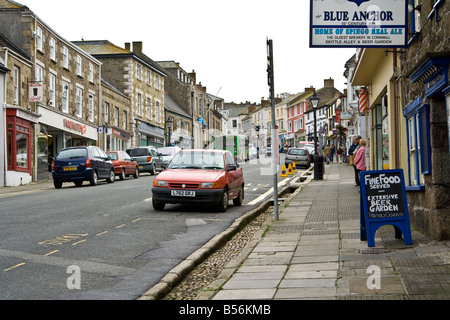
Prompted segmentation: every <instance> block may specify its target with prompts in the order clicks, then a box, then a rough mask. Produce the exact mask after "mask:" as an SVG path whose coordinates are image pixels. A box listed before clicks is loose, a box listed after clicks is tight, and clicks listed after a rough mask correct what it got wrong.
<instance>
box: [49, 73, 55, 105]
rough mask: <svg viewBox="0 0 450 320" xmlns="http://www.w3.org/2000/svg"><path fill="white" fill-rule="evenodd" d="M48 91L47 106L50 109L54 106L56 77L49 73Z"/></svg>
mask: <svg viewBox="0 0 450 320" xmlns="http://www.w3.org/2000/svg"><path fill="white" fill-rule="evenodd" d="M48 89H49V94H48V96H49V102H48V103H49V104H50V106H51V107H54V106H55V92H56V76H55V75H54V74H53V73H50V83H49V86H48Z"/></svg>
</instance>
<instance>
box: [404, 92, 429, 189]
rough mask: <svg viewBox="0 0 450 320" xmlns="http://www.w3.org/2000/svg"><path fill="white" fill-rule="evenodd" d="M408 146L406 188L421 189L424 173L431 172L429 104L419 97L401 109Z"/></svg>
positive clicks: (422, 187) (423, 182)
mask: <svg viewBox="0 0 450 320" xmlns="http://www.w3.org/2000/svg"><path fill="white" fill-rule="evenodd" d="M403 115H404V116H405V118H406V131H407V148H408V181H407V182H408V185H407V190H423V189H424V188H425V180H424V176H423V175H425V174H431V146H430V106H429V105H428V104H422V98H421V97H419V98H417V99H416V100H414V101H413V102H411V103H410V104H409V105H408V106H407V107H406V108H405V109H404V111H403Z"/></svg>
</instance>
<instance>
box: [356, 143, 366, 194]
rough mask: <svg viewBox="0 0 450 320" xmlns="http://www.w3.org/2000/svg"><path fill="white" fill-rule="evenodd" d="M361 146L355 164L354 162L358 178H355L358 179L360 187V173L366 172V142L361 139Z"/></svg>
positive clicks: (357, 183)
mask: <svg viewBox="0 0 450 320" xmlns="http://www.w3.org/2000/svg"><path fill="white" fill-rule="evenodd" d="M359 145H360V147H359V148H358V151H357V152H356V155H355V160H354V161H355V162H354V166H355V169H356V176H355V178H357V181H356V184H355V185H357V186H359V183H360V180H359V173H360V172H361V171H365V170H366V140H364V139H361V140H360V141H359Z"/></svg>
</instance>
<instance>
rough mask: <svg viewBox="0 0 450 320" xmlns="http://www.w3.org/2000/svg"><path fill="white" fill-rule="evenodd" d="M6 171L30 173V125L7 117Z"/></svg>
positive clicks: (18, 119) (21, 120) (15, 118)
mask: <svg viewBox="0 0 450 320" xmlns="http://www.w3.org/2000/svg"><path fill="white" fill-rule="evenodd" d="M7 131H8V133H7V153H8V154H7V162H8V170H14V171H23V172H31V140H30V133H31V125H30V122H29V121H26V120H23V119H20V118H17V117H15V116H14V117H13V116H8V117H7Z"/></svg>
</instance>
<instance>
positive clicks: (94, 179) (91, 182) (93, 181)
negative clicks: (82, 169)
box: [89, 171, 98, 186]
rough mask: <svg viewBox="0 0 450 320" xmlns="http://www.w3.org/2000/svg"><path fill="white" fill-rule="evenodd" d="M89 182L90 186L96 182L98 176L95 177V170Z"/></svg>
mask: <svg viewBox="0 0 450 320" xmlns="http://www.w3.org/2000/svg"><path fill="white" fill-rule="evenodd" d="M89 183H90V184H91V186H96V185H97V183H98V177H97V172H96V171H94V172H92V178H91V180H89Z"/></svg>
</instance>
